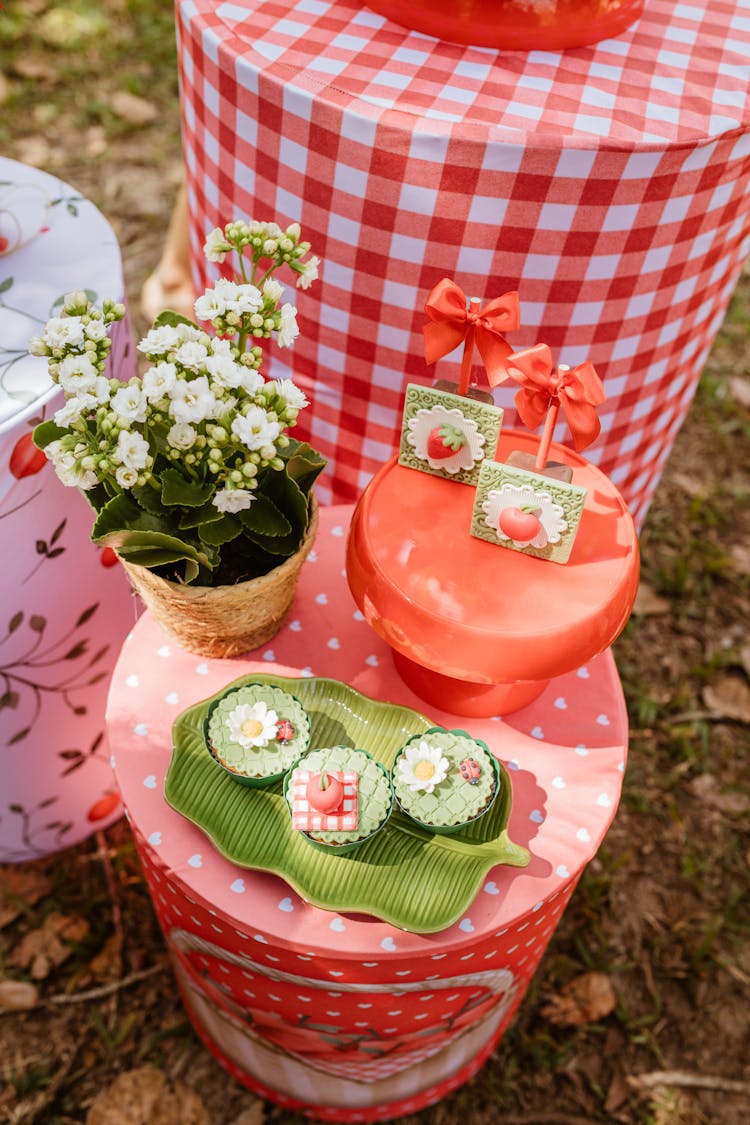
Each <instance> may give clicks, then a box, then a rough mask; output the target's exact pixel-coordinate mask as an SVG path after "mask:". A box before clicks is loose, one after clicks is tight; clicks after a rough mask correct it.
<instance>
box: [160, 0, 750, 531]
mask: <svg viewBox="0 0 750 1125" xmlns="http://www.w3.org/2000/svg"><path fill="white" fill-rule="evenodd" d="M177 11H178V39H179V57H180V66H181V75H182V112H183V133H184V143H185V158H186V165H187V176H188V189H189V204H190V211H191V216H192V243H193V252H194V264H195V273H196V281H197V284H198V285H199V287H202V285H203V283H204V281H205V280H206V278H205V276H204V273H203V271H204V269H205V267H206V263H205V262H204V261H203V259H202V254H201V246H202V244H203V240H204V239H205V237H206V234H207V232H208V231H209V230H210V229H211V228H212V227H214V226H216V225H222V224H223V223H225V222H226V221H228V220H229V219H231V218H233V217H235V216H236V215H242V216H246V215H249V216H252V217H256V218H259V219H261V218H266V217H273V218H275V219H276V220H277V221H278V222H280V223H281V224H284V223H288V222H292V221H299V222H300V223H301V224H302V228H303V233H304V236H305V237H306V238H308V239H309V240H310V242H311V243H312V246H313V250H314V252H315V253H316V254H318V255H320V257H321V258H322V260H323V267H322V280H321V281H320V282H318V283H316V284H315V285H313V286H312V287H311V288H310V289H309V290H308V291H307V292H305V293H303V294H302V293H301V294H299V300H298V301H297V304H298V308H299V316H300V325H301V329H302V336H301V337H300V339H299V340H297V341H296V343H295V346H294V349H293V351H292V352H291V353H289V356H288V357H286V356H284V357H278V356H274V358H273V365H274V373H275V374H278V375H285V374H289V373H290V371H289V369H288V368H289V367H291V373H293V375H294V378H295V379H296V380H297V381H298V382H299V383H300V385H301V386H303V387H304V389H305V391H306V392H307V393H308V397H309V398H311V400H312V406H311V408H310V409H309V410H307V411H305V420H304V426H301V427H300V432H299V436H307V437H309V438H310V439H311V440H312V441H313V443H314V444H315V445H316V447H318V448H320V449H321V451H322V452H323V453H324V454H325V455H326V456H327V457H329V458H330V460H331V469H330V471H329V472H328V473H327V475H326V479H325V482H324V483H323V486H322V487H323V490H324V491H323V493H322V495H323V499H324V500H327V501H330V500H334V501H347V500H353V499H355V498H356V497H357V496H358V495H359V493H360V492H361V490H362V488H363V487H364V485H365V484H366V483H367V481H368V479H369V478H370V476H371V475H372V473H373V472H374V471H375V469H376V468H377V467H378V466H379V465H380V464H381V463H382V462H383V461H384V460H386V459H387V457H388V456H389V455H390V454H391V453H392V452H393V450H394V449H395V448H396V447H397V445H398V437H399V432H400V423H401V409H402V403H403V394H404V389H405V385H406V383H407V382H409V381H412V382H422V383H423V384H425V385H429V384H431V383H432V381H433V380H434V378H435V377H442V378H450V379H453V380H454V381H455V380H456V379H457V376H458V369H459V362H460V352H459V353H454V355H453V356H450V357H448V358H446V359H443V360H440V361H439V362H438V364H437V365H435V366H434V367H429V368H428V367H427V366H426V364H425V361H424V342H423V338H422V327H423V324H424V323H425V315H424V311H423V307H424V303H425V299H426V297H427V295H428V293H429V292H430V290H431V289H432V287H433V286H434V285H435V284H436V283H437V282H438V281H439V280H440V279H441V278H442V277H445V276H448V277H450V278H454V279H455V280H456V281H457V283H458V284H460V286H461V288H462V289H463V290H464V291H465V292H466V293H467V295H470V296H477V297H479V298H480V299H481V300H482V301H485V300H488V299H490V298H492V297H496V296H499V295H501V294H503V293H505V292H507V291H509V290H513V289H518V291H519V295H520V309H521V327H520V329H519V330H518V331H516V332H513V333H509V336H508V339H509V342H510V343H511V344H512V346H513V348H514V349H516V350H517V349H520V348H527V347H530V346H532V345H534V344H536V343H538V342H542V343H546V344H549V346H550V347H551V349H552V352H553V355H554V356H555V361H556V362H563V363H566V364H569V365H571V366H576V365H578V364H581V363H584V362H587V361H588V362H591V363H593V364H594V366H595V367H596V370H597V371H598V373H599V375H600V376H601V377H602V379H603V381H604V387H605V391H606V394H607V402H606V403H605V405H604V406H603V407H602V409H601V421H602V431H603V432H602V436H601V437H600V438H599V440H598V442H597V443H596V444H595V445H594V446H593V447H592V448H591V450H590V453H589V456H590V457H591V459H592V460H593V461H595V463H597V464H599V465H600V467H601V468H603V469H604V471H605V472H606V473H607V474H608V475H610V476H611V477H612V479H613V481H614V482H615V484H616V485H617V487H618V488H619V489H620V491H621V492H622V494H623V495H624V496H625V499H626V501H627V502H628V504H629V506H630V508H631V511H632V512H633V514H634V516H635V518H636V521H637V522H638V523H639V524H640V523H641V522H642V520H643V517H644V515H645V513H646V510H647V508H648V504H649V501H650V499H651V496H652V494H653V491H654V488H655V487H656V484H657V482H658V480H659V477H660V474H661V471H662V469H663V466H664V463H665V460H666V458H667V456H668V454H669V451H670V449H671V447H672V443H673V441H674V439H675V436H676V434H677V432H678V430H679V428H680V425H681V423H682V421H683V419H684V417H685V414H686V411H687V409H688V406H689V404H690V402H691V400H692V397H693V394H694V391H695V388H696V384H697V380H698V376H699V374H700V371H701V368H702V366H703V364H704V361H705V359H706V356H707V355H708V352H709V349H710V347H711V344H712V342H713V340H714V338H715V336H716V333H717V331H718V329H719V327H720V325H721V322H722V319H723V317H724V314H725V311H726V308H727V304H728V302H729V299H730V297H731V295H732V291H733V289H734V286H735V283H736V281H737V278H738V276H739V272H740V270H741V268H742V264H743V262H744V261H745V259H746V257H747V254H748V250H749V249H750V218H749V213H750V192H748V181H749V179H750V136H748V115H749V113H750V109H749V107H748V101H747V81H748V60H747V38H748V12H747V7H746V4H745V2H744V0H707V2H706V3H703V4H688V3H679V2H675V0H648V3H647V4H646V5H645V10H644V13H643V16H642V17H641V19H640V20H639V21H638V22H637V23H636V24H634V25H633V27H632V28H631V29H630V30H628V31H627V32H626V33H624V34H623V35H622V36H620V37H619V38H617V39H610V40H606V41H604V42H602V43H600V44H598V45H596V46H592V47H586V48H580V49H577V50H571V51H568V52H564V53H551V52H539V51H534V52H529V53H522V52H511V53H498V52H495V51H490V50H487V49H478V48H472V47H461V46H456V45H452V44H446V43H440V42H438V41H436V40H434V39H431V38H429V37H427V36H423V35H417V34H414V33H410V32H408V31H406V30H405V29H403V28H401V27H398V26H397V25H396V24H393V23H390V22H389V21H388V20H386V19H385V18H383V17H381V16H378V15H376V14H375V13H373V12H372V11H370V10H369V9H368V8H367V7H365V6H362V5H359V4H354V3H352V2H349V0H337V2H335V3H327V2H325V0H320V2H317V0H316V2H315V3H310V2H309V0H297V2H292V0H288V2H281V0H265V2H262V0H234V2H232V3H225V2H220V0H181V2H179V3H178V5H177ZM282 360H283V361H284V362H282ZM476 370H477V372H479V370H480V369H479V368H477V369H476ZM480 380H481V375H480ZM495 397H496V401H497V402H498V403H499V404H500V405H502V406H503V407H505V408H506V411H507V413H506V423H505V424H506V425H509V426H517V425H518V418H517V416H516V413H515V410H514V409H513V392H512V391H510V390H508V389H507V388H505V387H500V388H499V389H498V390H497V391H496V392H495ZM561 440H565V441H567V440H569V438H567V437H566V436H565V434H564V429H563V428H561ZM326 490H327V491H326Z"/></svg>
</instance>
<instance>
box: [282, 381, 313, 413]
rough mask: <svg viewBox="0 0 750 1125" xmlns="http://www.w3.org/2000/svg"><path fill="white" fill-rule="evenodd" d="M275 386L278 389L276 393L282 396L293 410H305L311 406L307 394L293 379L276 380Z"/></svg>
mask: <svg viewBox="0 0 750 1125" xmlns="http://www.w3.org/2000/svg"><path fill="white" fill-rule="evenodd" d="M273 385H274V387H275V388H276V393H277V394H279V395H281V397H282V398H283V399H284V401H285V402H286V404H287V406H291V408H292V410H304V408H305V407H306V406H309V405H310V403H309V402H308V400H307V396H306V395H305V392H304V391H303V390H301V389H300V388H299V387H298V386H297V384H296V383H293V382H292V380H291V379H274V381H273Z"/></svg>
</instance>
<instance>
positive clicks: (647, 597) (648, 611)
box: [633, 582, 672, 617]
mask: <svg viewBox="0 0 750 1125" xmlns="http://www.w3.org/2000/svg"><path fill="white" fill-rule="evenodd" d="M671 610H672V604H671V602H670V601H669V599H668V598H663V597H662V596H661V594H657V593H656V591H655V590H653V589H652V588H651V586H648V585H647V584H646V583H645V582H640V583H639V585H638V593H637V594H636V596H635V605H634V606H633V613H634V614H635V616H636V617H657V616H660V615H661V614H664V613H670V612H671Z"/></svg>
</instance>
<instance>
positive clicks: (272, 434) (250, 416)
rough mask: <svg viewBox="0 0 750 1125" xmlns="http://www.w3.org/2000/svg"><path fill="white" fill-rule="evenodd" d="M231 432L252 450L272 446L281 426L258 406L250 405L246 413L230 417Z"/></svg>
mask: <svg viewBox="0 0 750 1125" xmlns="http://www.w3.org/2000/svg"><path fill="white" fill-rule="evenodd" d="M232 433H233V434H236V435H237V437H238V438H239V439H240V441H241V442H242V444H243V445H245V446H246V447H247V448H248V449H249V450H251V451H252V450H255V449H262V448H263V447H264V446H266V445H271V446H272V445H273V443H274V442H275V441H276V438H277V437H278V436H279V434H280V433H281V426H280V425H279V423H278V422H271V421H270V420H269V418H268V416H267V414H266V412H265V410H263V409H262V408H261V407H260V406H251V407H250V409H249V410H248V411H247V413H246V414H238V415H237V417H236V418H233V419H232ZM275 452H276V451H275V450H274V454H275Z"/></svg>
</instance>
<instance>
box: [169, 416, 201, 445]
mask: <svg viewBox="0 0 750 1125" xmlns="http://www.w3.org/2000/svg"><path fill="white" fill-rule="evenodd" d="M197 436H198V431H197V430H196V429H194V428H193V427H192V426H191V425H190V423H189V422H175V424H174V426H172V427H171V429H170V430H169V432H168V433H167V442H168V444H169V445H170V446H171V447H172V449H192V448H193V446H194V445H195V439H196V438H197Z"/></svg>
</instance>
